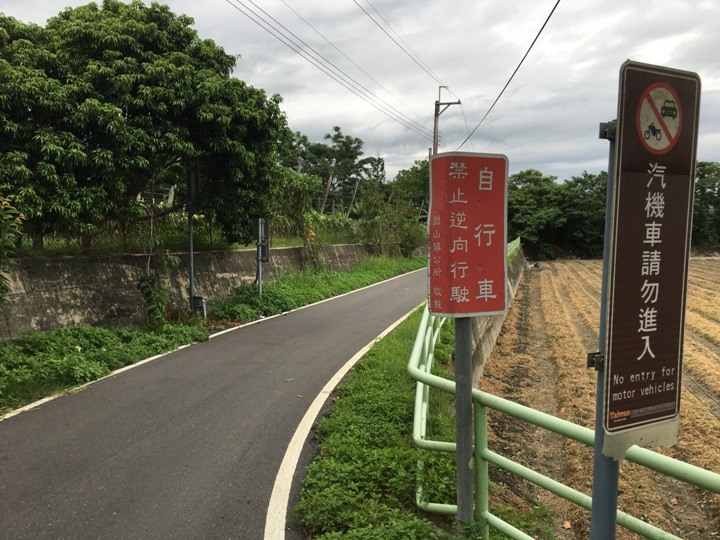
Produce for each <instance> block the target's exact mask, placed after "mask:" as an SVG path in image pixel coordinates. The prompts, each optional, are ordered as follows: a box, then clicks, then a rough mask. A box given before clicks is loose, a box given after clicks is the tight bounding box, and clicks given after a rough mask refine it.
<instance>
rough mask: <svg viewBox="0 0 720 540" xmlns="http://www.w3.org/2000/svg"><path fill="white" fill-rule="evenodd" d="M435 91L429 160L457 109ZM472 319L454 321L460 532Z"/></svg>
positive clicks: (464, 510) (468, 450)
mask: <svg viewBox="0 0 720 540" xmlns="http://www.w3.org/2000/svg"><path fill="white" fill-rule="evenodd" d="M443 88H445V89H447V86H440V87H438V99H437V101H435V115H434V122H433V147H432V154H431V157H432V156H434V155H436V154H437V153H438V140H439V138H440V129H439V123H440V115H441V114H442V113H444V112H445V111H446V110H447V108H448V107H450V105H460V100H458V101H446V102H442V101H440V100H441V99H442V89H443ZM472 381H473V374H472V318H471V317H457V318H456V319H455V384H456V387H455V388H456V389H455V438H456V442H457V452H456V454H455V462H456V467H457V509H458V512H457V520H458V522H459V523H460V527H461V530H462V528H463V527H464V526H467V525H468V524H470V523H472V521H473V516H474V496H473V482H474V474H473V471H472V469H471V468H470V463H471V461H472V457H473V409H472V408H473V405H472Z"/></svg>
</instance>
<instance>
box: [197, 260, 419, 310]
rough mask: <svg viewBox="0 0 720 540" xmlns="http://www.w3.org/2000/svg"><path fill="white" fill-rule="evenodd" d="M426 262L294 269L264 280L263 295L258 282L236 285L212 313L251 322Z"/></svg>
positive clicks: (365, 284)
mask: <svg viewBox="0 0 720 540" xmlns="http://www.w3.org/2000/svg"><path fill="white" fill-rule="evenodd" d="M426 264H427V258H426V257H415V258H412V259H397V258H389V257H369V258H367V259H365V260H363V261H362V262H361V263H360V264H358V265H357V266H356V267H355V268H353V269H352V270H351V271H349V272H328V271H322V272H320V271H292V272H289V273H287V274H285V275H284V276H282V278H280V279H277V280H275V281H272V282H270V283H267V284H263V290H262V297H260V295H259V294H258V288H257V286H256V285H252V284H247V285H242V286H240V287H237V288H236V289H235V291H234V293H233V294H232V296H230V297H229V298H228V299H226V300H223V301H221V302H218V303H217V304H215V305H214V306H213V307H212V308H211V310H210V313H209V316H210V317H212V318H214V319H217V320H219V321H222V322H250V321H254V320H257V319H259V318H260V317H269V316H271V315H278V314H280V313H283V312H285V311H290V310H292V309H297V308H299V307H302V306H305V305H308V304H312V303H314V302H319V301H321V300H325V299H326V298H331V297H333V296H337V295H339V294H343V293H347V292H350V291H354V290H357V289H360V288H362V287H366V286H367V285H372V284H373V283H377V282H378V281H382V280H385V279H389V278H391V277H394V276H397V275H400V274H403V273H405V272H410V271H411V270H417V269H419V268H422V267H424V266H425V265H426Z"/></svg>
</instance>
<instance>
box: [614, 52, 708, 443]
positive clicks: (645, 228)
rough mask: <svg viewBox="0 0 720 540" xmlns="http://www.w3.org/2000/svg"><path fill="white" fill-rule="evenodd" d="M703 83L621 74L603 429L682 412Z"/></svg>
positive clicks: (643, 69)
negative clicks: (695, 181) (684, 337)
mask: <svg viewBox="0 0 720 540" xmlns="http://www.w3.org/2000/svg"><path fill="white" fill-rule="evenodd" d="M699 102H700V79H699V77H698V76H697V74H694V73H689V72H684V71H678V70H671V69H667V68H663V67H658V66H650V65H646V64H639V63H637V62H626V63H625V64H624V65H623V66H622V69H621V71H620V100H619V112H618V133H617V144H616V148H617V153H616V158H615V178H614V184H613V207H612V215H611V220H612V236H611V250H610V265H609V268H610V273H609V283H608V284H609V287H608V291H609V292H608V299H607V300H608V303H607V306H608V314H607V317H608V318H607V329H608V332H607V343H606V352H605V358H606V360H605V394H604V396H603V398H604V414H603V416H604V428H605V431H606V432H607V433H617V432H621V431H626V430H629V429H632V428H638V427H642V426H646V425H648V424H652V423H656V422H659V421H662V420H667V419H671V418H674V417H676V416H677V415H678V414H679V412H680V385H681V375H682V354H683V331H684V324H685V321H684V319H685V296H686V289H687V268H688V260H689V253H690V232H691V228H692V209H693V181H694V169H695V153H696V148H697V126H698V114H699Z"/></svg>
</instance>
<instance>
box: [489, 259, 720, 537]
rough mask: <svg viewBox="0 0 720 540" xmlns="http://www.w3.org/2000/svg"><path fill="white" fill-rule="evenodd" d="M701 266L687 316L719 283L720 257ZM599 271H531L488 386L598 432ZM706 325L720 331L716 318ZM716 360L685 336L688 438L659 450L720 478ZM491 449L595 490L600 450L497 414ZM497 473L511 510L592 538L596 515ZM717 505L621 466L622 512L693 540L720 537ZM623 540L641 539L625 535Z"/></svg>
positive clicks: (557, 266) (568, 266)
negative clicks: (593, 366)
mask: <svg viewBox="0 0 720 540" xmlns="http://www.w3.org/2000/svg"><path fill="white" fill-rule="evenodd" d="M701 263H702V264H695V261H694V264H693V265H691V279H690V282H691V285H690V289H689V290H690V293H689V295H691V296H692V297H693V301H689V302H688V304H689V305H688V314H689V315H690V314H695V312H694V311H693V306H694V305H700V302H701V301H702V294H698V290H697V289H695V288H694V287H693V284H694V283H697V281H698V280H699V279H704V278H703V276H707V275H713V274H714V275H720V272H719V271H718V270H720V259H719V260H717V261H701ZM709 263H713V264H709ZM601 272H602V265H601V262H600V261H557V262H552V263H544V264H541V267H540V268H539V269H536V268H529V269H527V270H526V272H525V276H524V278H523V281H522V283H521V285H520V289H519V291H518V295H517V296H516V298H515V300H514V302H513V306H512V308H511V310H510V312H509V313H508V317H507V319H506V322H505V326H504V328H503V332H502V334H501V336H500V338H499V340H498V344H497V346H496V348H495V350H494V351H493V354H492V355H491V357H490V359H489V360H488V364H487V366H486V369H485V376H484V378H483V379H482V380H481V381H480V387H481V388H483V389H486V390H488V391H490V392H493V393H496V394H498V393H499V394H500V395H504V396H506V397H509V398H510V399H513V400H516V401H518V402H520V403H523V404H527V405H529V406H531V407H533V408H535V409H539V410H542V411H545V412H549V413H551V414H555V415H556V416H559V417H561V418H564V419H567V420H570V421H572V422H575V423H577V424H580V425H584V426H586V427H589V428H592V427H593V425H594V415H595V386H596V373H595V371H593V370H588V369H586V368H585V367H584V366H585V355H586V353H587V351H589V350H593V349H595V347H597V341H598V334H597V332H598V327H599V311H600V288H601ZM704 283H707V280H706V281H704ZM710 285H711V286H714V285H713V284H712V283H711V284H710ZM703 286H706V285H703ZM716 291H720V282H719V283H718V284H717V288H716V289H715V290H714V291H712V292H713V293H715V294H717V292H716ZM693 302H695V303H693ZM715 305H716V306H718V307H717V308H715V310H714V311H713V312H712V313H718V314H720V304H717V302H716V303H715ZM702 306H703V309H710V306H709V305H707V304H702ZM705 320H706V324H710V323H712V324H714V325H718V323H716V322H713V321H714V319H713V318H712V317H706V318H705ZM706 333H709V334H712V335H714V336H718V335H720V326H713V327H708V328H707V329H706ZM718 362H720V355H719V351H718V347H717V345H715V344H714V342H712V341H710V340H708V339H705V337H704V336H698V335H696V334H695V333H694V332H692V331H688V332H686V347H685V370H684V382H685V385H684V386H685V388H684V390H683V398H682V399H683V402H682V413H681V426H680V438H679V442H678V444H677V445H676V446H675V447H673V448H672V449H666V450H661V451H663V452H664V453H666V454H668V455H671V456H673V457H677V458H679V459H683V460H685V461H688V462H690V463H693V464H695V465H699V466H702V467H706V468H709V469H711V470H714V471H716V472H717V470H718V463H720V452H718V449H717V446H718V445H716V444H714V443H708V441H717V440H720V431H719V430H720V420H718V418H717V410H716V409H715V408H716V407H720V404H719V403H718V402H717V401H716V399H717V398H718V396H720V388H718V386H720V382H719V381H718V379H719V377H718V376H717V366H718ZM703 396H704V397H703ZM491 445H493V446H494V447H495V448H496V449H497V450H498V451H499V452H501V453H503V454H506V455H509V456H510V457H512V458H513V459H515V460H517V461H519V462H520V463H523V464H526V465H529V466H532V467H533V468H535V469H537V470H539V471H540V472H542V473H544V474H547V475H548V476H550V477H552V478H556V479H558V480H560V481H562V482H564V483H566V484H568V485H571V486H573V487H574V488H576V489H578V490H580V491H583V492H585V493H588V494H589V493H590V491H591V489H592V488H591V486H592V451H591V450H590V449H588V448H585V447H583V446H582V445H580V444H577V443H574V442H572V441H567V440H564V439H562V438H560V437H557V436H555V435H553V434H551V433H548V432H546V431H545V430H539V429H534V428H533V427H532V426H529V427H528V426H527V425H523V424H521V423H520V422H517V421H515V420H513V419H510V418H505V417H503V415H500V414H499V413H491ZM491 470H492V469H491ZM493 475H494V478H493V480H494V481H495V483H496V485H497V486H498V491H499V493H501V494H502V497H503V498H504V499H505V500H506V501H508V503H511V502H512V501H513V498H520V499H525V500H538V501H540V502H543V503H545V504H547V505H548V506H550V507H551V508H552V509H553V510H555V511H556V512H557V516H558V520H557V526H556V535H557V537H558V538H573V539H575V538H577V539H580V538H587V537H588V536H589V526H590V516H589V512H587V511H585V510H582V509H579V508H577V507H575V506H573V505H569V504H568V503H565V501H563V500H561V499H559V498H557V497H554V496H553V495H551V494H547V493H545V492H544V491H542V490H538V489H535V488H534V487H532V486H529V485H527V484H525V483H524V482H522V481H520V480H517V479H512V478H509V475H505V474H501V473H499V472H498V471H493ZM719 499H720V497H717V496H711V495H709V494H707V493H706V492H704V491H702V490H694V489H693V488H690V487H688V486H686V485H685V484H683V483H681V482H677V481H674V480H672V479H668V478H667V477H665V476H662V475H656V474H654V473H652V472H651V471H648V470H646V469H644V468H642V467H638V466H635V465H634V464H632V463H629V462H625V463H623V465H622V467H621V478H620V495H619V501H618V502H619V505H620V507H621V509H623V510H624V511H626V512H629V513H631V514H633V515H635V516H637V517H641V518H642V519H645V520H647V521H649V522H651V523H653V524H655V525H657V526H659V527H662V528H664V529H667V530H669V531H671V532H673V533H675V534H677V535H678V536H681V537H683V538H686V539H702V538H709V536H708V534H709V532H710V531H720V502H719ZM565 521H567V522H569V523H570V525H571V527H570V528H569V529H567V530H566V529H564V528H562V527H561V526H560V525H561V524H563V523H564V522H565ZM618 538H620V539H626V538H627V539H630V538H638V537H637V536H636V535H634V534H632V533H629V532H627V531H626V530H624V529H623V528H621V527H618Z"/></svg>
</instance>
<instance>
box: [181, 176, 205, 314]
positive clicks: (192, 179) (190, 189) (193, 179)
mask: <svg viewBox="0 0 720 540" xmlns="http://www.w3.org/2000/svg"><path fill="white" fill-rule="evenodd" d="M186 174H187V198H188V200H187V213H188V252H189V258H188V261H189V268H188V272H189V274H190V284H189V291H188V292H189V295H190V312H191V313H193V312H195V311H196V310H197V309H198V307H200V309H201V311H202V314H203V317H204V316H205V308H204V300H203V299H202V297H196V296H195V245H194V241H193V216H194V215H195V209H196V208H195V203H196V201H197V198H198V195H199V192H200V174H199V172H198V165H197V164H196V163H194V164H192V165H191V166H190V167H189V168H188V169H187V172H186Z"/></svg>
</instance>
